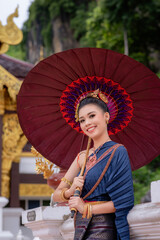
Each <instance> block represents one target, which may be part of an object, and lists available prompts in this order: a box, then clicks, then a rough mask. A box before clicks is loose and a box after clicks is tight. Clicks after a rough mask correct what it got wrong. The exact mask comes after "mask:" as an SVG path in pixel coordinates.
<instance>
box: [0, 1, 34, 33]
mask: <svg viewBox="0 0 160 240" xmlns="http://www.w3.org/2000/svg"><path fill="white" fill-rule="evenodd" d="M33 1H34V0H0V21H1V23H2V25H3V26H4V25H6V24H7V17H8V16H9V15H10V14H12V13H14V11H15V9H16V7H17V6H19V9H18V12H19V17H17V18H16V17H15V18H14V19H13V20H14V22H15V24H16V25H17V26H18V27H19V28H20V29H22V26H23V23H24V22H25V21H26V20H27V18H28V9H29V6H30V5H31V3H32V2H33Z"/></svg>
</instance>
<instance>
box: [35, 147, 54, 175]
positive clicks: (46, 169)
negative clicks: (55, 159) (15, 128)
mask: <svg viewBox="0 0 160 240" xmlns="http://www.w3.org/2000/svg"><path fill="white" fill-rule="evenodd" d="M31 152H32V153H33V155H34V156H35V157H36V169H35V170H36V172H37V174H40V173H43V177H44V179H48V178H49V177H51V176H52V174H53V173H54V169H53V168H54V167H55V166H54V164H53V163H51V162H50V161H48V160H47V159H45V158H43V156H42V155H41V154H40V153H39V152H38V151H37V150H36V149H35V148H34V147H32V148H31Z"/></svg>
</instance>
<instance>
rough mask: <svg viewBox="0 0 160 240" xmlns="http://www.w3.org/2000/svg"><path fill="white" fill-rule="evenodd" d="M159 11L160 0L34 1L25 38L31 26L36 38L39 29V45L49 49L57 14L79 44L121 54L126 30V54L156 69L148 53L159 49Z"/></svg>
mask: <svg viewBox="0 0 160 240" xmlns="http://www.w3.org/2000/svg"><path fill="white" fill-rule="evenodd" d="M159 14H160V0H142V1H138V0H130V1H126V0H98V1H96V0H59V1H57V0H35V1H34V2H33V3H32V5H31V6H30V9H29V19H28V20H27V22H26V23H25V25H24V33H25V40H26V41H27V34H28V33H29V31H31V29H32V31H33V32H35V38H36V33H37V31H39V34H40V41H41V44H43V45H44V46H45V47H46V48H47V49H49V50H51V51H52V39H53V30H52V23H53V21H54V19H55V18H57V17H59V18H61V20H62V22H65V21H68V22H69V24H70V27H71V29H72V30H73V33H74V38H75V39H76V40H77V41H79V43H80V45H81V46H84V47H87V46H89V47H102V48H108V49H112V50H114V51H117V52H121V53H123V52H124V43H123V41H124V40H123V38H124V31H127V41H128V45H129V56H131V57H132V58H134V59H136V60H138V61H140V62H142V63H144V64H145V65H146V66H148V67H150V68H151V69H152V70H154V71H155V72H156V71H158V70H159V69H154V68H152V65H153V64H151V63H152V62H154V61H153V57H152V58H151V53H154V51H158V52H159V51H160V44H159V38H160V25H159ZM37 26H39V29H38V27H37ZM143 26H144V27H143ZM24 46H25V44H24ZM152 56H154V54H152Z"/></svg>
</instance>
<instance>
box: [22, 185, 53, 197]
mask: <svg viewBox="0 0 160 240" xmlns="http://www.w3.org/2000/svg"><path fill="white" fill-rule="evenodd" d="M53 191H54V190H53V188H51V187H49V186H48V185H47V184H27V183H23V184H22V183H21V184H20V186H19V196H20V197H31V196H34V197H35V196H37V197H50V196H51V194H52V193H53Z"/></svg>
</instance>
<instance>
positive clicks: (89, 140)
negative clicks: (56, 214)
mask: <svg viewBox="0 0 160 240" xmlns="http://www.w3.org/2000/svg"><path fill="white" fill-rule="evenodd" d="M90 145H91V138H89V139H88V144H87V150H86V156H85V160H84V163H83V166H82V168H81V172H80V176H83V174H84V169H85V167H86V163H87V159H88V155H89V149H90ZM80 194H81V190H80V188H79V187H76V190H75V192H74V195H73V196H74V197H79V196H80ZM76 211H77V210H76V209H75V208H71V218H73V217H74V214H75V212H76Z"/></svg>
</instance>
